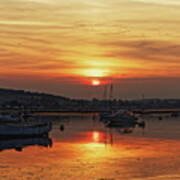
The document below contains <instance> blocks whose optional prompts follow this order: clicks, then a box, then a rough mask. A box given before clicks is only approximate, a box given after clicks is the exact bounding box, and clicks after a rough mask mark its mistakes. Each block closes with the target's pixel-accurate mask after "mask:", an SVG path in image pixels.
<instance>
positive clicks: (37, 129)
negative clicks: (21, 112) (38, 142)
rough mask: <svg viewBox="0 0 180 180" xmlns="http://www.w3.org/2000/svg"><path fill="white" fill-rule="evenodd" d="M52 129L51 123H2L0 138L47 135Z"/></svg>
mask: <svg viewBox="0 0 180 180" xmlns="http://www.w3.org/2000/svg"><path fill="white" fill-rule="evenodd" d="M51 129H52V124H51V123H44V122H43V123H29V122H28V123H16V124H15V123H14V124H12V123H11V124H10V123H2V124H0V137H2V136H23V137H24V136H40V135H44V134H48V133H49V132H50V131H51Z"/></svg>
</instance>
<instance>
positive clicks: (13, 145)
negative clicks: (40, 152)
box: [0, 136, 52, 152]
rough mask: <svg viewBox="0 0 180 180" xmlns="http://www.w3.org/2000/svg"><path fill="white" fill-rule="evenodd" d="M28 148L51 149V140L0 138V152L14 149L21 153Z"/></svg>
mask: <svg viewBox="0 0 180 180" xmlns="http://www.w3.org/2000/svg"><path fill="white" fill-rule="evenodd" d="M29 146H42V147H47V148H48V147H52V140H51V139H50V138H49V137H48V136H39V137H38V136H36V137H26V138H23V137H14V138H13V137H8V138H0V151H4V150H12V149H14V150H16V151H19V152H21V151H22V150H23V149H24V148H26V147H29Z"/></svg>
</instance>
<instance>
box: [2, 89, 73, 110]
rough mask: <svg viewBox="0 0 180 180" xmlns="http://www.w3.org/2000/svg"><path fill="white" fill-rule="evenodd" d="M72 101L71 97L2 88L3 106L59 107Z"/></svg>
mask: <svg viewBox="0 0 180 180" xmlns="http://www.w3.org/2000/svg"><path fill="white" fill-rule="evenodd" d="M70 101H71V100H70V99H69V98H66V97H62V96H55V95H51V94H45V93H38V92H29V91H24V90H11V89H2V88H1V89H0V106H1V107H3V108H11V107H13V108H57V107H61V106H62V105H65V104H69V103H70Z"/></svg>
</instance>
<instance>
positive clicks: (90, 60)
mask: <svg viewBox="0 0 180 180" xmlns="http://www.w3.org/2000/svg"><path fill="white" fill-rule="evenodd" d="M179 8H180V2H179V0H158V1H156V0H111V1H107V0H91V1H87V0H69V1H62V0H1V6H0V86H1V87H8V88H20V89H29V90H35V91H45V92H50V93H56V94H61V95H65V96H69V97H83V98H91V97H93V96H100V94H101V90H102V88H101V89H100V88H99V89H98V91H99V92H98V93H99V95H98V94H96V93H95V92H97V89H96V88H97V87H96V88H95V87H87V85H86V83H84V82H86V81H88V82H89V81H91V79H94V78H96V79H97V78H98V79H100V80H102V81H106V82H107V81H108V82H109V80H112V81H114V83H115V84H116V86H117V88H118V92H116V94H115V97H121V98H123V97H124V98H137V97H139V94H141V93H145V94H146V95H147V96H148V97H180V93H178V92H180V86H178V83H179V82H180V81H179V79H180V62H179V61H180V37H179V36H180V35H179V30H180V21H179V19H180V11H179ZM49 84H51V85H49ZM158 85H159V86H158ZM172 85H173V86H177V87H176V89H175V90H172V89H170V87H172ZM153 86H154V87H157V86H158V89H156V91H155V90H154V89H152V87H153ZM147 87H149V88H147ZM71 88H75V90H74V92H71V91H70V89H71ZM130 89H131V90H130ZM81 91H83V92H84V94H82V93H80V92H81ZM162 91H163V93H162Z"/></svg>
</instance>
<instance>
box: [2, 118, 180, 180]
mask: <svg viewBox="0 0 180 180" xmlns="http://www.w3.org/2000/svg"><path fill="white" fill-rule="evenodd" d="M144 119H145V121H146V128H145V129H141V128H139V127H136V128H135V129H132V133H130V134H124V133H123V132H124V130H122V129H107V128H105V127H104V125H103V124H102V123H100V122H99V121H98V120H97V119H94V118H92V116H85V117H80V118H64V119H61V120H58V119H55V120H54V125H53V131H52V132H51V134H50V137H49V138H42V139H37V138H33V139H25V140H15V141H14V140H12V139H11V140H6V141H2V140H1V145H2V144H3V143H5V144H6V146H7V144H8V145H9V148H11V146H13V145H14V144H18V143H19V144H21V143H24V144H26V145H27V144H31V145H32V144H36V145H34V146H26V147H25V148H23V149H21V148H17V149H16V150H15V149H9V150H7V149H6V150H3V151H1V152H0V180H178V179H180V166H179V164H180V131H179V127H180V118H174V119H172V118H168V117H166V118H164V119H163V120H162V121H159V120H158V119H157V118H155V117H151V118H150V117H144ZM61 125H64V131H62V130H63V128H61ZM51 140H52V142H51ZM17 146H18V145H17Z"/></svg>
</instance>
